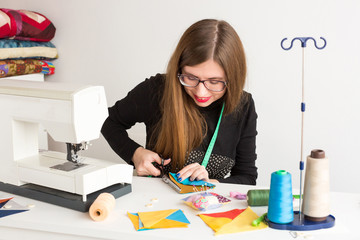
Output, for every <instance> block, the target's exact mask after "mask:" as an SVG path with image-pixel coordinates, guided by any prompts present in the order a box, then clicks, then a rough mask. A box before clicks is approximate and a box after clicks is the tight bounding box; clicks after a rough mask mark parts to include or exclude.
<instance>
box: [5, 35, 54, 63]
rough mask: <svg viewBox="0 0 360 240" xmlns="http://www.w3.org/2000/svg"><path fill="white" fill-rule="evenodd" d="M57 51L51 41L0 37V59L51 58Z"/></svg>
mask: <svg viewBox="0 0 360 240" xmlns="http://www.w3.org/2000/svg"><path fill="white" fill-rule="evenodd" d="M57 57H58V52H57V49H56V47H55V46H54V44H52V43H51V42H33V41H20V40H10V39H0V60H4V59H24V58H36V59H44V60H45V59H46V60H53V59H56V58H57Z"/></svg>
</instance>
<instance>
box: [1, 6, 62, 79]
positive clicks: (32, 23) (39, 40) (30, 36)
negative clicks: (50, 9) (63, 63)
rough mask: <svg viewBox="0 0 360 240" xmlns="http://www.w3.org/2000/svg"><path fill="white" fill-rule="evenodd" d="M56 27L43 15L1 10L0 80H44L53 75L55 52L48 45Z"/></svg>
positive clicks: (55, 50) (50, 45)
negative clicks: (5, 78) (6, 78)
mask: <svg viewBox="0 0 360 240" xmlns="http://www.w3.org/2000/svg"><path fill="white" fill-rule="evenodd" d="M55 31H56V29H55V26H54V25H53V23H52V22H51V21H50V20H49V19H48V18H47V17H45V16H44V15H42V14H40V13H37V12H33V11H27V10H11V9H6V8H0V79H1V78H4V77H9V78H11V77H12V78H14V76H16V79H24V80H37V81H39V80H40V81H43V80H44V75H51V74H54V72H55V67H54V65H53V63H52V62H51V61H52V60H54V59H56V58H58V53H57V49H56V47H55V46H54V44H52V43H51V42H50V40H52V39H53V38H54V36H55Z"/></svg>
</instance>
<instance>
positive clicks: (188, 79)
mask: <svg viewBox="0 0 360 240" xmlns="http://www.w3.org/2000/svg"><path fill="white" fill-rule="evenodd" d="M178 78H179V81H180V83H181V84H182V85H183V86H185V87H196V86H197V85H199V83H203V84H204V86H205V87H206V88H207V89H208V90H209V91H213V92H221V91H223V90H224V89H225V88H226V82H225V81H220V80H200V79H199V78H198V77H195V76H192V75H187V74H178Z"/></svg>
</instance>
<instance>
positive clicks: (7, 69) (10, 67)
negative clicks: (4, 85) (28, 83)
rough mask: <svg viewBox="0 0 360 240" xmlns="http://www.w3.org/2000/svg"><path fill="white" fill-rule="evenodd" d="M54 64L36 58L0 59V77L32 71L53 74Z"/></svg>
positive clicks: (30, 72)
mask: <svg viewBox="0 0 360 240" xmlns="http://www.w3.org/2000/svg"><path fill="white" fill-rule="evenodd" d="M54 72H55V67H54V64H53V63H51V62H48V61H41V60H36V59H24V60H0V78H3V77H9V76H17V75H26V74H32V73H43V74H45V75H51V74H54Z"/></svg>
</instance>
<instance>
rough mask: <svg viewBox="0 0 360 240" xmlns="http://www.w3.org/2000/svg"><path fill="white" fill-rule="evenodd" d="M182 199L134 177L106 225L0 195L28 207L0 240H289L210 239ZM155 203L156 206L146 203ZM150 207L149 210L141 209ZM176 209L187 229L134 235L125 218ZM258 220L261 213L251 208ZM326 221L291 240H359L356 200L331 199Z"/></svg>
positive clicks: (255, 234)
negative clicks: (326, 225)
mask: <svg viewBox="0 0 360 240" xmlns="http://www.w3.org/2000/svg"><path fill="white" fill-rule="evenodd" d="M255 188H258V189H261V187H254V186H247V185H236V184H217V186H216V188H215V189H213V190H212V191H213V192H215V193H218V194H221V195H223V196H225V197H229V192H230V191H239V192H242V193H246V192H247V191H248V190H249V189H255ZM186 196H188V195H184V194H178V193H176V192H175V191H174V190H173V189H171V188H170V186H167V185H166V184H165V183H163V182H162V181H161V179H159V178H146V177H134V179H133V184H132V192H131V193H129V194H127V195H125V196H122V197H120V198H118V199H116V206H115V209H114V210H113V211H112V213H111V214H110V215H109V217H108V218H107V219H105V220H104V221H102V222H95V221H93V220H92V219H91V218H90V216H89V214H88V213H83V212H78V211H75V210H71V209H67V208H63V207H59V206H55V205H51V204H48V203H43V202H40V201H36V200H32V199H28V198H24V197H20V196H14V195H11V194H9V193H5V192H0V198H6V197H14V199H13V200H14V201H15V202H17V203H19V204H22V205H25V206H26V205H28V204H34V205H35V207H34V208H31V210H30V211H27V212H22V213H19V214H14V215H10V216H7V217H3V218H0V239H37V240H41V239H52V240H56V239H62V240H63V239H90V240H91V239H145V240H150V239H156V240H160V239H182V240H185V239H221V240H222V239H236V238H239V239H240V238H241V239H253V240H256V239H259V240H260V239H261V240H264V239H294V238H293V237H292V236H291V235H290V231H286V230H276V229H271V228H267V229H263V230H258V231H251V232H242V233H235V234H226V235H219V236H216V237H215V236H214V232H213V230H212V229H211V228H209V227H208V226H207V225H206V224H205V223H204V222H203V221H202V220H201V219H200V217H198V216H197V214H198V213H201V212H199V211H196V210H194V209H192V208H190V207H188V206H187V205H185V204H184V203H183V202H182V200H181V199H183V198H185V197H186ZM153 198H157V199H158V201H157V202H152V201H151V200H152V199H153ZM231 200H232V201H231V203H229V204H227V205H224V206H223V207H221V208H218V209H215V210H212V211H207V212H206V213H211V212H223V211H227V210H231V209H234V208H240V209H242V208H246V207H247V203H246V201H244V200H237V199H231ZM148 203H152V205H153V206H152V207H147V206H146V205H147V204H148ZM178 208H179V209H182V210H183V211H184V213H185V215H186V217H187V218H188V219H189V221H190V223H191V224H189V227H188V228H170V229H155V230H147V231H139V232H137V231H135V229H134V226H133V224H132V223H131V221H130V219H129V218H128V217H127V215H126V212H127V211H129V212H144V211H157V210H165V209H178ZM252 210H253V211H254V212H256V213H257V214H258V215H259V216H260V215H262V214H263V213H265V212H267V207H252ZM331 215H333V216H334V217H335V218H336V222H335V226H334V227H332V228H329V229H321V230H314V231H302V232H301V235H300V236H298V237H297V238H296V239H327V240H329V239H336V240H339V239H346V240H349V239H357V240H359V239H360V228H359V223H360V220H359V219H360V194H358V193H331Z"/></svg>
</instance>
